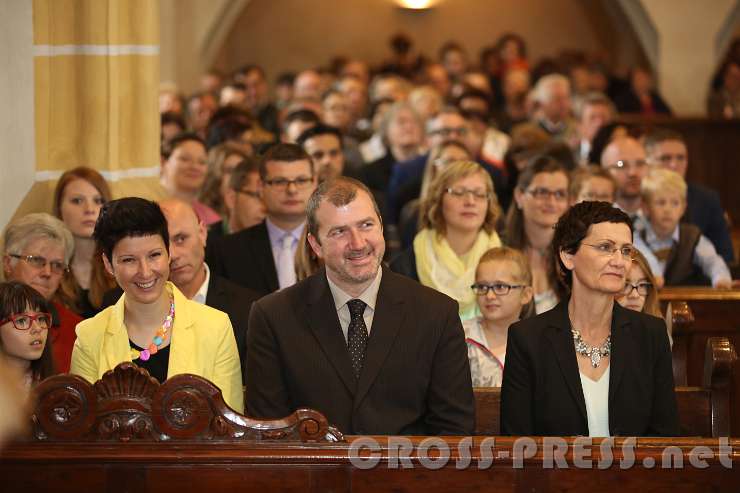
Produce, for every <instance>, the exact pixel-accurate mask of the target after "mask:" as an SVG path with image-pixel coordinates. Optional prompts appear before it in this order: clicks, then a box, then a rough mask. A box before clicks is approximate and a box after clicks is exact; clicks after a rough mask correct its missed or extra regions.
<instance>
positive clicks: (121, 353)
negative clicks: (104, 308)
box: [98, 294, 131, 377]
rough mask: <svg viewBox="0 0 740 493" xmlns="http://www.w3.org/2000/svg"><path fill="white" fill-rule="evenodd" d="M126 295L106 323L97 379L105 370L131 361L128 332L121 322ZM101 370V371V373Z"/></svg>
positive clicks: (119, 301) (122, 296) (114, 308)
mask: <svg viewBox="0 0 740 493" xmlns="http://www.w3.org/2000/svg"><path fill="white" fill-rule="evenodd" d="M125 298H126V295H125V294H124V295H121V297H120V298H119V299H118V301H117V302H116V304H115V305H114V306H113V310H112V311H111V322H110V323H108V327H107V328H106V334H105V344H104V346H103V347H102V348H101V350H102V357H101V367H100V368H99V371H98V373H99V375H98V376H99V377H102V376H103V373H105V371H107V370H112V369H113V368H115V367H116V366H118V364H119V363H122V362H124V361H131V347H130V346H129V342H128V332H126V326H125V325H124V322H123V314H124V307H125V302H126V301H125ZM101 370H102V371H101Z"/></svg>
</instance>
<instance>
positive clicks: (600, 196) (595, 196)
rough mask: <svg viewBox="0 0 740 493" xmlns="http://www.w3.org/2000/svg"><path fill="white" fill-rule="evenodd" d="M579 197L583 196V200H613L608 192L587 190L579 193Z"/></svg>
mask: <svg viewBox="0 0 740 493" xmlns="http://www.w3.org/2000/svg"><path fill="white" fill-rule="evenodd" d="M581 198H583V200H592V201H598V202H614V199H613V197H612V196H611V194H608V193H592V192H588V193H584V194H583V195H581Z"/></svg>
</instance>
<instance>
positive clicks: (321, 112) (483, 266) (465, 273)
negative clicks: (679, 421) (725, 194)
mask: <svg viewBox="0 0 740 493" xmlns="http://www.w3.org/2000/svg"><path fill="white" fill-rule="evenodd" d="M412 44H413V41H412V40H411V39H410V38H408V37H406V36H397V37H395V38H394V39H393V40H392V42H391V47H392V50H393V56H392V57H391V58H390V59H388V60H386V61H385V62H384V63H383V64H382V65H381V66H379V67H378V68H377V69H373V68H371V67H369V65H368V64H366V63H364V62H363V61H360V60H356V59H349V58H338V59H336V60H333V61H332V62H331V63H330V68H315V67H314V68H305V70H302V71H299V72H297V73H286V74H281V75H280V76H279V77H277V78H276V84H275V91H274V94H271V92H270V86H269V82H268V77H267V74H266V73H265V71H264V70H263V68H262V67H259V66H257V65H245V66H244V67H241V68H239V69H238V70H236V71H235V72H234V73H233V74H232V75H231V77H226V76H224V75H223V74H221V73H219V72H217V71H209V72H207V73H206V74H204V75H203V77H202V80H201V87H200V88H199V89H198V91H196V92H195V93H193V94H191V95H189V96H188V97H184V96H183V95H181V94H179V93H178V91H177V89H176V88H175V87H172V86H170V85H167V86H163V87H162V88H161V91H160V100H159V102H160V105H159V106H160V113H161V122H162V127H161V129H162V132H161V159H162V160H161V177H160V185H161V187H160V190H159V195H158V196H157V197H148V198H153V199H156V200H158V202H150V201H149V200H145V199H142V198H133V197H127V198H119V199H118V200H113V199H114V197H113V196H112V194H111V192H110V188H109V186H108V184H107V183H106V181H105V179H104V178H103V177H102V176H101V175H100V174H99V173H98V172H96V171H94V170H92V169H89V168H84V167H81V168H75V169H72V170H69V171H67V172H66V173H64V174H63V175H62V177H61V178H60V179H59V181H58V185H57V187H56V190H55V193H54V207H53V211H49V212H53V215H50V214H46V213H45V212H41V211H40V212H38V213H34V214H29V215H27V216H25V217H20V218H17V219H15V220H13V221H12V222H11V223H10V224H9V225H8V226H7V227H6V229H5V231H4V234H3V243H2V261H3V275H4V280H5V281H7V282H5V283H3V284H0V300H2V303H3V304H2V305H0V319H2V321H1V322H0V353H2V354H3V355H4V356H5V358H6V359H9V360H12V361H13V362H14V363H13V364H14V365H15V366H17V367H18V368H20V369H21V370H22V372H23V374H24V377H23V378H24V382H27V387H31V386H32V385H34V384H35V383H36V382H38V381H39V379H42V378H44V377H46V376H48V375H50V374H52V373H54V372H67V371H71V372H72V373H76V374H79V375H81V376H83V377H85V378H86V379H88V380H89V381H91V382H92V381H95V380H97V379H98V378H100V377H101V375H102V374H103V373H104V372H105V371H107V370H110V369H112V367H113V366H115V364H116V363H119V362H122V361H134V362H135V363H137V364H139V365H140V366H143V367H144V368H146V369H147V370H148V371H149V372H150V373H151V374H152V376H154V377H155V378H157V379H158V380H160V381H163V380H165V379H167V378H168V377H169V376H172V375H174V374H176V373H183V372H189V373H195V374H198V375H201V376H204V377H206V378H208V379H210V380H212V381H213V382H214V383H215V384H216V385H218V386H219V387H220V388H221V390H222V392H223V394H224V398H225V400H226V402H227V403H228V404H229V405H230V406H231V407H233V408H234V409H236V410H238V411H241V410H243V409H246V410H247V412H250V413H252V414H253V415H255V416H259V417H270V418H280V417H283V416H282V415H280V416H279V415H278V414H280V413H283V412H286V411H288V412H289V411H291V410H294V409H296V408H298V407H304V406H309V405H314V406H317V407H318V408H319V410H320V411H322V412H326V413H327V415H328V416H329V417H330V418H331V419H333V422H336V423H338V424H341V425H343V426H346V429H345V430H343V431H346V432H353V433H358V434H359V433H364V432H367V433H402V432H408V433H411V432H413V433H415V434H422V433H453V432H454V433H470V432H471V431H472V423H473V419H472V414H471V413H472V409H473V404H472V393H471V392H469V390H470V389H471V388H472V386H494V387H499V386H502V385H503V391H502V392H503V393H502V399H503V404H502V424H503V431H504V432H507V433H527V434H543V433H553V434H586V435H588V434H590V435H598V434H609V433H611V434H624V433H627V432H630V433H635V434H644V433H648V432H650V433H657V434H672V433H675V432H676V419H675V418H676V414H675V400H673V397H672V394H671V392H670V391H669V388H670V387H671V386H672V380H671V379H670V378H669V376H668V375H667V374H666V372H667V371H668V367H667V366H666V359H665V355H666V354H667V353H666V351H667V349H666V348H669V345H668V339H669V338H670V321H669V320H666V321H665V322H663V321H657V320H655V319H653V318H648V317H647V316H643V315H637V314H632V313H628V312H627V311H626V310H623V309H622V307H624V308H626V309H629V310H632V311H634V312H639V313H641V314H645V315H651V316H653V317H659V318H662V317H663V314H662V313H661V311H660V308H659V306H658V301H657V292H658V289H660V288H661V287H662V286H664V285H686V284H705V285H711V286H714V287H715V288H729V287H730V286H732V283H733V281H732V279H731V275H730V269H729V268H728V266H731V265H732V264H733V263H734V261H735V257H734V253H733V248H732V242H731V240H730V232H729V226H728V224H727V221H726V218H725V215H724V213H723V209H722V206H721V205H720V201H719V195H718V194H717V192H715V191H713V190H710V189H707V188H705V187H703V186H701V185H699V184H696V183H691V182H689V183H687V182H686V181H685V180H686V170H687V167H688V162H689V160H688V151H687V146H686V142H685V140H684V138H683V136H682V135H680V134H678V133H676V132H673V131H670V130H665V129H660V128H652V129H650V131H649V132H644V131H642V130H641V129H639V128H635V127H629V126H625V125H623V124H619V125H617V124H615V123H614V121H615V119H616V118H617V116H618V114H625V113H632V114H636V115H641V116H643V117H650V116H652V115H655V114H660V113H662V114H670V113H671V110H670V107H669V105H668V104H667V103H666V102H665V101H664V100H663V98H662V97H661V96H660V94H658V93H657V92H656V89H655V87H654V84H653V77H652V74H651V73H650V72H649V71H648V70H647V69H645V68H642V67H635V68H634V69H633V70H632V71H631V72H630V73H629V76H628V77H627V78H625V79H620V78H619V77H616V76H615V75H614V74H612V73H610V71H609V70H607V68H606V66H605V65H604V64H603V62H602V61H601V60H598V59H596V58H595V57H592V56H590V55H588V54H585V53H582V54H573V53H570V54H567V55H566V54H564V55H563V56H562V57H560V58H558V59H547V60H542V61H541V62H539V63H537V64H534V63H533V62H532V61H531V60H529V59H528V57H527V47H526V43H525V42H524V40H523V39H521V37H519V36H518V35H516V34H513V33H507V34H505V35H503V36H502V37H501V38H500V40H498V42H497V43H496V44H495V45H494V46H491V47H488V48H486V49H485V50H483V51H482V53H481V56H480V64H479V66H474V65H473V64H472V63H471V61H470V57H469V56H468V54H467V53H466V51H465V50H464V48H463V47H461V46H460V45H458V44H457V43H454V42H450V43H446V44H445V45H444V46H443V47H442V48H441V49H440V51H439V53H438V57H437V59H429V58H426V57H424V56H422V55H418V56H417V55H416V54H415V52H414V51H413V50H412V49H411V46H412ZM412 54H413V56H412ZM739 63H740V62H738V60H736V59H734V58H732V57H728V60H727V62H726V63H725V64H724V65H723V68H722V70H721V71H720V73H719V74H718V76H717V81H716V82H717V90H716V94H713V95H712V96H711V98H710V106H711V107H712V108H716V111H715V110H712V111H714V112H715V113H717V114H718V115H720V116H733V115H736V107H737V108H740V104H739V103H738V97H737V95H738V94H740V89H738V88H740V82H738V81H740V75H738V74H740V69H738V64H739ZM735 79H737V80H735ZM735 86H737V87H735ZM597 202H598V204H596V203H597ZM602 271H603V272H605V273H606V274H605V275H606V278H602V277H600V274H599V273H600V272H602ZM605 279H606V280H605ZM20 283H25V284H24V285H22V284H20ZM25 285H27V287H24V286H25ZM440 293H441V294H440ZM615 302H616V303H615ZM596 308H598V309H599V310H601V311H599V312H596V311H595V309H596ZM412 309H413V310H412ZM414 310H416V311H414ZM250 311H251V316H250ZM612 317H613V318H612ZM374 322H377V324H374ZM666 322H667V323H668V329H667V331H666V330H665V325H664V324H665V323H666ZM618 323H622V324H632V325H634V326H636V327H640V329H641V330H643V331H644V334H643V335H641V336H640V337H639V338H637V339H635V340H630V341H629V342H625V341H624V339H620V337H624V335H623V333H621V332H619V327H617V325H616V324H618ZM510 326H513V327H514V329H512V330H511V331H510V329H509V327H510ZM399 328H400V329H399ZM547 328H556V329H563V328H568V329H569V330H568V331H567V332H562V333H561V332H558V335H557V338H556V337H555V336H553V338H552V340H551V341H549V342H548V340H547V338H544V339H542V340H537V341H535V340H533V339H532V335H531V334H532V333H534V332H536V331H539V330H546V329H547ZM576 329H577V330H576ZM290 330H293V332H292V333H291V332H290ZM399 330H400V331H401V335H398V331H399ZM571 330H574V331H575V332H573V334H574V335H571ZM47 334H48V336H47ZM421 334H423V337H422V336H421ZM563 334H564V335H563ZM576 334H577V336H578V337H580V338H581V339H579V342H580V344H577V345H576V346H575V347H574V344H573V339H574V337H575V335H576ZM664 334H667V335H668V337H667V338H664ZM543 337H544V336H543ZM21 338H26V339H28V338H30V339H31V341H32V344H31V346H30V347H31V349H28V348H27V347H26V348H24V350H23V351H20V350H18V349H17V346H18V345H19V344H20V343H19V342H17V341H18V340H20V341H21V342H23V340H25V339H21ZM396 338H397V339H396ZM14 341H15V342H14ZM394 341H396V342H394ZM512 342H513V344H512ZM612 343H614V344H627V345H629V347H630V348H634V347H637V345H639V344H643V345H645V344H646V345H648V346H649V348H650V351H651V352H650V354H647V355H646V354H642V353H641V357H644V358H651V359H645V360H641V361H639V362H638V363H639V365H641V366H640V368H638V369H637V370H635V372H630V373H629V374H628V375H627V376H628V377H629V379H630V385H631V384H632V383H634V382H635V381H636V380H637V379H638V376H639V375H638V374H637V373H636V371H638V370H640V369H642V370H650V372H652V373H650V375H649V376H650V377H651V378H654V379H655V382H654V383H655V385H654V391H655V392H656V396H657V397H659V398H661V399H664V402H663V406H662V407H660V408H659V409H654V410H653V411H654V413H653V414H652V415H650V413H647V412H646V415H647V418H646V417H645V416H642V417H640V419H637V417H635V416H634V415H632V414H630V410H629V409H625V408H623V407H619V406H617V407H615V408H614V409H611V408H606V407H604V403H603V402H601V403H600V402H599V400H600V396H601V397H603V396H604V395H605V394H604V392H608V376H609V371H610V370H609V368H610V367H611V365H610V364H609V363H610V357H611V353H610V347H611V346H610V344H612ZM383 344H385V345H388V347H385V346H383ZM399 345H402V347H400V346H399ZM289 348H290V350H292V351H293V353H291V354H297V353H301V356H300V357H296V358H295V361H293V360H291V361H286V358H287V351H289ZM312 351H313V352H314V353H311V352H312ZM511 351H513V355H511V356H510V354H511ZM547 351H550V353H549V356H548V357H544V358H543V357H542V355H543V353H546V352H547ZM558 351H560V352H561V353H562V354H566V352H567V351H570V352H571V353H574V354H576V355H577V359H573V360H572V362H575V361H577V362H578V366H577V367H576V366H575V364H574V365H573V366H572V367H569V368H568V369H567V371H564V373H563V374H560V373H556V372H553V371H552V369H553V368H552V367H551V366H552V365H554V363H553V360H552V358H557V357H558V353H557V352H558ZM319 352H321V353H322V355H319V354H318V353H319ZM507 352H508V353H509V354H507ZM628 356H629V355H627V354H623V357H628ZM629 357H631V356H629ZM531 361H537V365H535V366H534V367H532V366H530V362H531ZM603 361H606V362H608V363H607V364H606V365H604V364H603ZM668 361H669V360H668ZM505 363H506V364H505ZM618 364H619V365H622V364H623V362H622V361H620V362H618ZM281 365H282V366H281ZM311 365H318V366H316V368H317V369H316V370H315V371H316V373H317V375H318V377H317V378H315V379H308V378H307V377H305V378H304V372H309V371H313V369H312V367H311ZM600 365H601V366H600ZM504 368H506V371H505V370H504ZM70 369H71V370H70ZM309 369H311V370H309ZM332 369H336V371H337V372H339V373H341V375H339V376H338V377H336V376H335V375H333V374H332V373H331V372H332V371H333V370H332ZM401 374H413V375H414V376H415V379H412V381H410V382H406V383H401V382H396V381H394V377H398V376H399V375H401ZM291 375H294V376H295V378H294V379H293V380H291V379H290V376H291ZM604 375H606V377H604ZM335 377H336V378H335ZM535 377H536V378H540V379H541V381H538V382H537V383H538V385H544V384H545V383H547V382H549V383H550V384H551V386H552V388H559V387H558V386H559V385H561V384H563V382H564V381H566V380H567V381H568V382H569V383H572V382H573V381H575V382H576V383H580V384H581V385H582V387H583V390H584V395H583V397H584V399H585V402H572V403H571V402H567V403H566V404H567V405H566V406H565V407H568V406H570V407H572V408H573V409H577V408H578V407H579V406H582V405H584V404H585V406H586V409H587V411H588V414H589V415H588V420H587V421H584V422H578V420H577V418H576V417H575V416H570V415H567V414H568V413H569V412H571V411H573V409H565V407H563V406H561V407H559V408H558V407H557V403H556V402H554V401H553V402H549V401H548V403H547V404H548V405H551V406H554V407H555V408H556V409H554V410H552V411H553V414H551V415H548V412H549V411H551V409H549V408H547V406H545V407H543V408H542V409H539V410H537V412H536V413H533V414H528V413H522V412H520V411H521V409H525V408H526V409H533V407H534V406H532V405H531V402H534V401H538V402H539V399H540V394H538V393H541V392H542V391H543V389H542V388H539V387H538V386H531V385H529V382H532V381H534V379H535ZM604 378H605V379H604ZM373 379H380V380H379V381H381V382H382V383H383V384H384V385H387V386H388V390H387V392H386V393H383V392H380V391H378V389H377V388H373V387H372V382H373V381H374V380H373ZM563 379H565V380H563ZM633 380H634V381H633ZM546 381H547V382H546ZM543 382H545V383H543ZM604 382H606V384H604ZM245 383H246V385H247V394H246V397H245V396H244V395H243V389H242V385H243V384H245ZM269 385H271V387H269V388H268V386H269ZM605 385H606V387H605ZM605 389H606V390H605ZM642 390H644V389H641V388H639V386H637V385H634V386H630V387H629V388H625V389H622V392H623V393H624V397H625V398H626V399H627V398H629V400H635V399H638V400H641V401H642V400H645V401H647V400H650V398H651V397H650V396H648V395H643V394H640V392H641V391H642ZM564 391H565V390H564ZM321 392H324V393H327V392H328V393H330V394H331V395H329V396H328V397H326V396H325V397H321V398H317V397H315V396H314V395H313V393H321ZM365 394H367V402H366V403H365V404H363V405H359V404H357V403H355V404H353V401H352V400H353V399H355V398H357V399H359V398H361V397H362V396H364V395H365ZM638 394H639V395H638ZM552 395H554V394H552ZM332 398H335V400H332ZM393 399H398V402H397V403H394V402H388V401H389V400H390V401H393ZM601 400H602V401H603V399H601ZM245 405H246V407H245ZM372 406H380V408H381V409H382V410H383V411H384V412H386V413H387V415H380V416H374V415H373V412H374V408H373V407H372ZM592 406H594V407H592ZM558 413H565V414H566V415H562V416H561V415H558ZM611 413H616V414H615V415H617V417H616V418H615V420H616V421H615V423H617V424H618V426H619V428H618V429H615V428H614V427H612V428H610V427H609V415H610V414H611ZM656 413H657V414H656Z"/></svg>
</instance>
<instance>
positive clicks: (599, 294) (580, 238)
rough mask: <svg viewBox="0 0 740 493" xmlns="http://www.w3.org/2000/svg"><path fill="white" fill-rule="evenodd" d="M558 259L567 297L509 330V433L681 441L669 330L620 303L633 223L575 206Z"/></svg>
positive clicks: (612, 211) (563, 221)
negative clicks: (665, 438) (646, 437)
mask: <svg viewBox="0 0 740 493" xmlns="http://www.w3.org/2000/svg"><path fill="white" fill-rule="evenodd" d="M552 250H553V255H555V257H556V259H557V262H558V271H559V275H560V279H561V281H562V282H563V283H564V284H565V286H566V287H567V289H568V291H569V292H570V297H566V298H565V299H563V300H562V301H561V302H560V304H558V305H557V306H556V307H555V308H554V309H553V310H550V311H549V312H547V313H543V314H541V315H539V316H537V317H534V318H530V319H527V320H523V321H521V322H518V323H516V324H514V325H512V327H511V328H510V329H509V337H508V342H507V348H506V369H505V371H504V378H503V384H502V389H501V430H502V433H503V434H505V435H544V436H552V435H555V436H575V435H588V436H618V435H621V436H676V435H678V434H679V425H678V411H677V409H676V396H675V393H674V383H673V370H672V363H671V351H670V347H669V344H668V336H667V334H666V329H665V323H664V322H663V320H661V319H659V318H656V317H652V316H650V315H646V314H643V313H640V312H636V311H634V310H628V309H626V308H623V307H622V306H620V305H619V304H618V303H616V302H615V301H614V297H615V295H617V294H619V293H620V292H622V291H623V290H624V285H625V281H626V279H627V273H628V272H629V270H630V268H631V265H632V258H633V252H634V247H633V246H632V223H631V221H630V219H629V217H628V216H627V215H626V214H625V213H624V212H622V211H621V210H619V209H617V208H614V207H612V205H611V204H609V203H607V202H581V203H580V204H576V205H574V206H573V207H572V208H571V209H570V210H569V211H568V212H566V213H565V214H564V215H563V216H562V217H561V218H560V220H559V221H558V223H557V225H556V227H555V234H554V236H553V240H552Z"/></svg>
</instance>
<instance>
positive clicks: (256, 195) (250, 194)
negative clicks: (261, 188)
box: [234, 190, 260, 199]
mask: <svg viewBox="0 0 740 493" xmlns="http://www.w3.org/2000/svg"><path fill="white" fill-rule="evenodd" d="M234 191H235V192H236V193H241V194H244V195H246V196H247V197H252V198H255V199H258V198H260V193H259V192H255V191H254V190H234Z"/></svg>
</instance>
